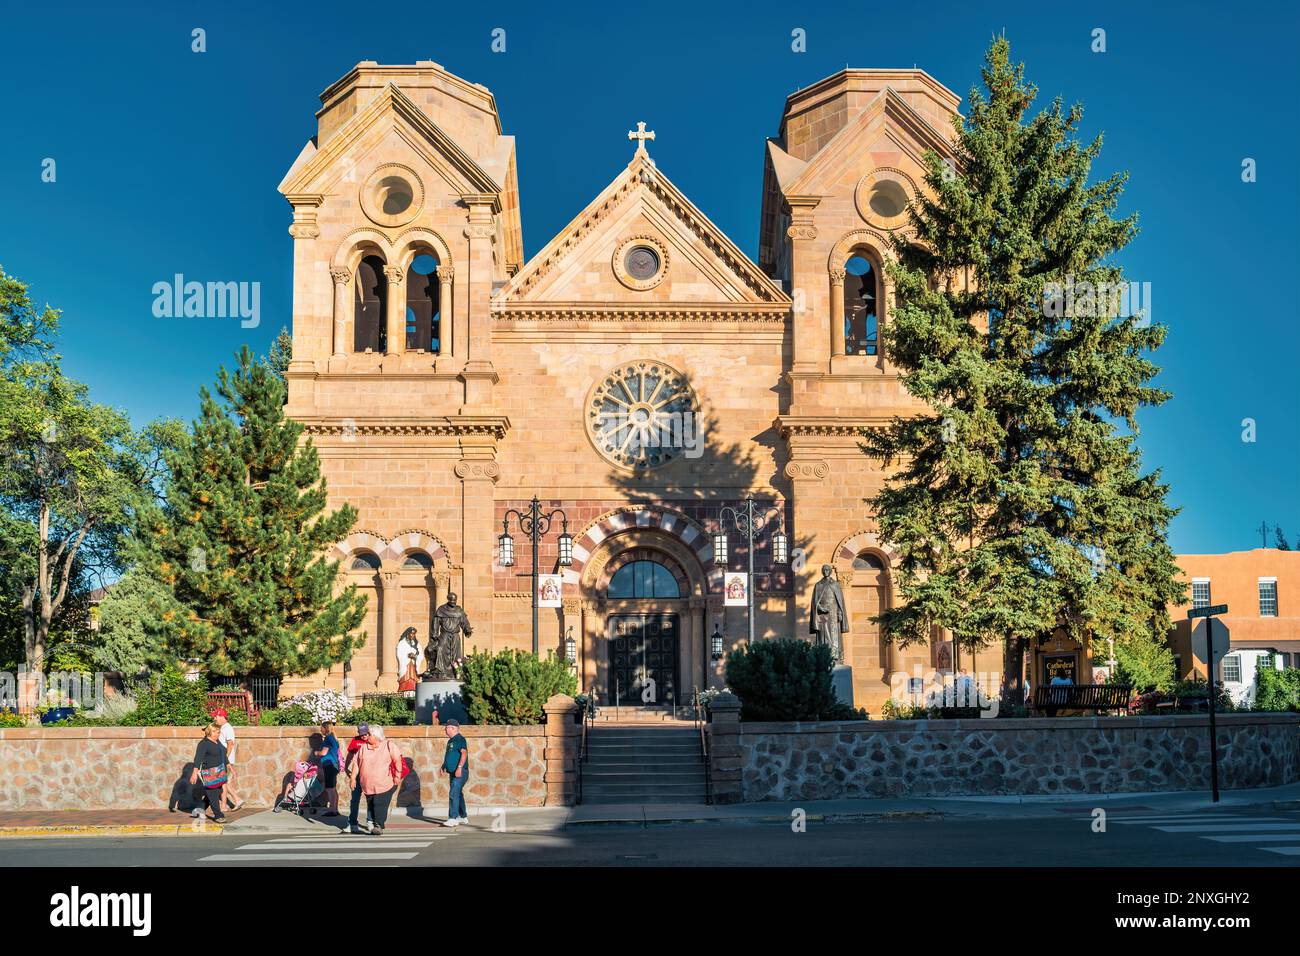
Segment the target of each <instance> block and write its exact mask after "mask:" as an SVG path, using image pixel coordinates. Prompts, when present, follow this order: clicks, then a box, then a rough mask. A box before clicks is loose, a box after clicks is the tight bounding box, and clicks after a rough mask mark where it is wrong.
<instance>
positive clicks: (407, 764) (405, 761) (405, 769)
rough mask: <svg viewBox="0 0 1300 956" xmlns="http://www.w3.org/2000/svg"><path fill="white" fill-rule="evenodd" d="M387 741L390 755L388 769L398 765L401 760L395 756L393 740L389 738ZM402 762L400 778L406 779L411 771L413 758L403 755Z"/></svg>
mask: <svg viewBox="0 0 1300 956" xmlns="http://www.w3.org/2000/svg"><path fill="white" fill-rule="evenodd" d="M385 743H386V744H387V746H388V756H389V761H388V769H389V770H393V769H394V768H395V767H396V766H397V765H398V763H399V761H398V759H397V757H396V756H394V748H393V742H392V741H391V740H389V741H385ZM400 763H401V767H402V776H401V778H400V779H402V780H405V779H406V775H407V774H408V773H410V772H411V758H410V757H403V758H402V759H401V761H400Z"/></svg>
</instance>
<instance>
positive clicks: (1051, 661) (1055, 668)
mask: <svg viewBox="0 0 1300 956" xmlns="http://www.w3.org/2000/svg"><path fill="white" fill-rule="evenodd" d="M1078 662H1079V659H1078V658H1077V657H1075V655H1073V654H1053V655H1050V656H1048V657H1044V658H1043V674H1044V676H1045V677H1046V680H1045V681H1044V683H1046V684H1049V685H1050V684H1051V683H1052V681H1053V680H1057V679H1058V678H1059V680H1057V683H1058V684H1059V683H1060V682H1061V681H1062V680H1068V681H1069V682H1070V683H1071V684H1077V683H1078V682H1079V675H1078V674H1077V673H1076V671H1077V670H1078Z"/></svg>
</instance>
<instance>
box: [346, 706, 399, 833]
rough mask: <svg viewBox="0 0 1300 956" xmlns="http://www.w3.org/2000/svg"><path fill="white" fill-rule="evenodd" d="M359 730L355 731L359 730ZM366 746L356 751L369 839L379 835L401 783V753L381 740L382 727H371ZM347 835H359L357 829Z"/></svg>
mask: <svg viewBox="0 0 1300 956" xmlns="http://www.w3.org/2000/svg"><path fill="white" fill-rule="evenodd" d="M359 729H360V728H358V730H359ZM367 729H368V730H369V731H370V732H369V734H367V735H366V742H365V745H364V746H362V747H361V748H360V749H359V750H358V751H357V756H356V763H357V778H358V780H359V782H360V784H361V790H362V792H364V793H365V795H366V818H367V819H368V820H369V822H370V834H371V836H382V835H383V832H384V824H385V823H387V822H388V807H389V805H390V804H391V803H392V801H393V797H394V796H395V795H396V794H397V788H398V786H400V784H401V782H402V752H401V751H400V750H398V749H397V744H395V743H393V742H392V741H391V740H385V739H384V728H382V727H370V728H367ZM349 831H350V832H356V833H360V832H362V831H361V830H360V829H359V828H358V829H356V830H352V829H351V827H349Z"/></svg>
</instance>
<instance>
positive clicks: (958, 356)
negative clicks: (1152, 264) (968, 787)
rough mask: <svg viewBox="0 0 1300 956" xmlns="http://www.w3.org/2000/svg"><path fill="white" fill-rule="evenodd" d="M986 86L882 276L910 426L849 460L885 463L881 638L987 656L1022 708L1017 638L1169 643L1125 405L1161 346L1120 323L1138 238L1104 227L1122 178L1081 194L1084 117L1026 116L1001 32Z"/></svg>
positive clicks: (1160, 513)
mask: <svg viewBox="0 0 1300 956" xmlns="http://www.w3.org/2000/svg"><path fill="white" fill-rule="evenodd" d="M982 76H983V82H984V87H985V89H984V90H983V91H981V90H979V89H973V90H972V91H971V93H970V99H969V109H968V110H967V113H966V116H965V117H964V118H962V117H955V118H954V121H953V125H954V129H955V132H956V141H955V145H954V149H955V153H956V161H955V162H950V161H945V160H943V159H941V158H940V157H939V156H937V155H935V154H933V153H931V154H930V155H929V156H928V157H927V165H928V172H927V176H926V182H927V185H928V187H929V189H928V194H923V195H921V196H918V197H917V199H916V201H915V202H914V203H913V205H912V209H911V220H912V225H913V227H914V230H915V241H914V242H909V241H905V240H903V239H898V240H896V250H895V251H896V252H897V255H898V262H897V263H895V264H893V265H892V266H891V267H890V270H889V271H890V274H891V277H892V278H893V280H894V282H895V286H896V293H897V295H896V301H897V302H898V308H897V309H896V310H895V312H894V317H893V320H892V321H891V322H889V323H888V324H887V325H886V326H885V328H884V330H883V340H884V343H885V347H886V349H887V354H888V355H889V356H890V357H891V359H892V360H893V362H894V363H896V365H897V366H898V367H899V368H900V371H901V375H902V380H903V384H904V385H905V387H906V388H907V390H908V391H909V392H910V393H911V394H912V395H913V396H915V397H916V398H918V399H920V400H921V401H922V402H923V403H924V404H925V406H926V410H925V411H924V412H923V413H922V414H920V415H917V416H915V417H911V418H900V419H896V420H894V421H892V422H891V423H889V425H888V426H886V427H884V428H882V429H880V430H879V431H873V432H872V433H870V434H869V435H868V436H867V438H866V440H865V442H864V449H865V450H866V451H867V453H868V454H870V455H872V456H875V457H879V458H880V459H882V460H883V461H885V462H886V463H889V464H890V465H891V466H892V467H895V468H896V471H894V473H893V475H892V477H891V478H890V480H889V481H888V482H887V483H886V485H885V487H884V488H883V489H882V491H881V492H880V493H879V494H877V495H876V496H875V498H874V499H873V502H872V504H873V507H874V510H875V513H876V515H877V518H878V521H879V529H880V533H881V536H882V538H883V539H884V540H887V541H889V542H890V543H891V544H892V545H893V546H894V547H895V548H897V549H898V551H899V552H900V554H901V567H900V574H899V578H900V580H899V590H900V592H901V595H902V597H903V599H904V603H903V604H902V605H901V606H899V607H896V608H891V609H889V610H887V611H886V612H884V613H883V614H882V615H880V617H879V618H878V620H879V621H880V622H881V624H882V628H883V630H884V632H885V635H886V637H887V639H889V640H891V641H894V642H897V643H899V644H903V645H906V644H909V643H913V642H918V641H925V640H928V639H930V638H931V636H932V634H933V631H934V628H936V627H944V628H949V629H951V631H952V632H953V635H954V638H955V639H956V641H957V643H958V644H959V646H963V647H966V648H967V649H971V650H973V649H976V648H979V647H983V646H987V645H989V644H990V643H993V642H995V641H1001V642H1003V643H1004V658H1003V667H1004V675H1003V681H1004V689H1005V690H1006V691H1007V699H1008V700H1009V701H1011V702H1018V701H1019V699H1020V694H1021V693H1022V686H1021V684H1022V681H1021V674H1022V669H1023V659H1024V658H1023V655H1024V650H1025V647H1026V645H1027V642H1028V641H1030V640H1032V639H1042V638H1046V637H1048V636H1049V635H1051V634H1052V633H1053V632H1054V631H1056V630H1057V629H1058V628H1059V629H1062V630H1064V631H1065V632H1066V633H1068V634H1069V635H1070V636H1072V637H1076V638H1083V637H1084V636H1087V635H1091V636H1092V637H1094V638H1098V639H1103V640H1104V639H1105V638H1109V637H1113V638H1114V639H1115V640H1116V643H1117V645H1127V644H1129V643H1130V642H1133V641H1148V642H1153V641H1158V642H1163V641H1164V639H1165V636H1166V633H1167V631H1168V629H1169V619H1168V615H1167V613H1166V610H1165V608H1166V604H1167V603H1168V602H1179V601H1182V600H1184V599H1185V596H1184V587H1183V585H1182V584H1181V583H1179V582H1178V580H1177V576H1178V569H1177V566H1176V564H1175V562H1174V558H1173V554H1172V553H1171V551H1170V549H1169V546H1168V543H1167V540H1166V534H1167V526H1168V523H1169V521H1170V519H1171V518H1172V517H1173V515H1174V514H1175V513H1176V512H1175V510H1174V509H1173V508H1171V507H1170V506H1169V505H1168V504H1167V503H1166V500H1165V497H1166V494H1167V491H1168V488H1167V486H1166V485H1165V484H1164V483H1162V481H1161V479H1160V475H1159V472H1158V471H1156V472H1151V473H1145V474H1144V473H1143V472H1142V466H1141V461H1140V455H1139V452H1138V450H1137V448H1136V446H1135V438H1136V435H1137V432H1138V426H1137V422H1136V413H1137V411H1138V409H1139V408H1141V407H1143V406H1148V405H1159V404H1161V403H1162V402H1164V401H1165V400H1166V399H1167V398H1168V397H1169V396H1168V394H1167V393H1166V392H1163V391H1161V390H1159V389H1157V388H1154V387H1152V386H1151V385H1150V384H1149V382H1150V380H1151V379H1152V377H1153V376H1154V375H1155V374H1156V372H1157V371H1158V369H1157V368H1156V366H1155V365H1154V364H1153V363H1152V361H1151V360H1150V358H1149V354H1150V353H1151V352H1152V351H1153V350H1155V349H1156V348H1158V347H1159V346H1160V344H1161V342H1162V341H1163V340H1164V337H1165V329H1164V328H1163V327H1162V326H1159V325H1153V324H1151V323H1150V322H1149V320H1148V319H1147V318H1145V317H1144V316H1143V315H1141V314H1140V313H1139V314H1119V312H1120V311H1127V310H1119V309H1117V308H1115V305H1116V299H1117V297H1116V296H1115V295H1114V292H1115V291H1116V290H1118V289H1119V288H1121V286H1120V285H1119V284H1120V283H1123V282H1124V281H1125V280H1124V277H1123V271H1122V269H1121V268H1120V267H1119V266H1118V265H1117V264H1116V263H1115V261H1114V255H1115V254H1116V253H1117V252H1119V250H1121V249H1122V248H1123V247H1124V246H1125V245H1126V244H1127V243H1128V242H1129V241H1130V240H1131V239H1132V238H1133V236H1134V235H1135V234H1136V231H1137V219H1136V216H1128V217H1125V218H1116V216H1115V210H1116V205H1117V202H1118V200H1119V197H1120V193H1121V191H1122V189H1123V186H1124V183H1125V181H1126V179H1127V175H1126V174H1122V173H1120V174H1116V175H1113V176H1110V177H1108V178H1105V179H1102V180H1100V181H1099V182H1093V183H1090V182H1089V174H1090V172H1091V167H1092V163H1093V161H1094V160H1095V159H1096V157H1097V155H1098V153H1099V151H1100V149H1101V138H1100V137H1098V138H1096V139H1094V140H1093V141H1092V142H1090V143H1088V144H1086V145H1084V144H1082V143H1081V142H1080V141H1079V140H1078V139H1077V138H1076V133H1077V130H1078V125H1079V122H1080V119H1081V116H1082V110H1081V108H1080V107H1079V106H1077V105H1076V106H1073V107H1071V108H1069V109H1068V110H1066V109H1064V108H1063V107H1062V105H1061V101H1060V99H1059V98H1058V99H1056V100H1055V101H1054V102H1053V103H1052V104H1051V105H1050V106H1049V107H1048V108H1047V109H1044V110H1042V111H1041V112H1039V113H1038V114H1037V115H1035V116H1033V117H1032V118H1030V117H1029V116H1028V111H1029V107H1030V105H1031V103H1032V102H1033V100H1034V98H1035V96H1036V94H1037V90H1036V89H1035V87H1033V86H1032V85H1030V84H1028V83H1027V82H1026V81H1025V78H1024V67H1023V65H1020V64H1013V63H1012V62H1011V60H1010V50H1009V46H1008V43H1007V41H1006V39H1005V38H1004V37H998V38H995V40H994V42H993V44H992V46H991V47H990V49H989V51H988V53H987V54H986V57H985V65H984V68H983V70H982ZM1090 290H1091V292H1092V293H1093V294H1092V295H1091V296H1090V295H1089V292H1090ZM1067 292H1069V293H1071V294H1069V295H1067V294H1066V293H1067ZM1098 293H1100V294H1098Z"/></svg>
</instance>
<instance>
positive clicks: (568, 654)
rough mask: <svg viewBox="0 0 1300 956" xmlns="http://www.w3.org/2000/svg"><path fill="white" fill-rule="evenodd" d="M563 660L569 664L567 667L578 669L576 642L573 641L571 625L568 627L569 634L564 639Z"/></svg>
mask: <svg viewBox="0 0 1300 956" xmlns="http://www.w3.org/2000/svg"><path fill="white" fill-rule="evenodd" d="M564 659H565V660H566V661H568V662H569V667H571V668H573V669H574V670H577V669H578V642H577V641H575V640H574V639H573V625H572V624H570V625H569V633H568V634H566V635H565V637H564Z"/></svg>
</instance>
